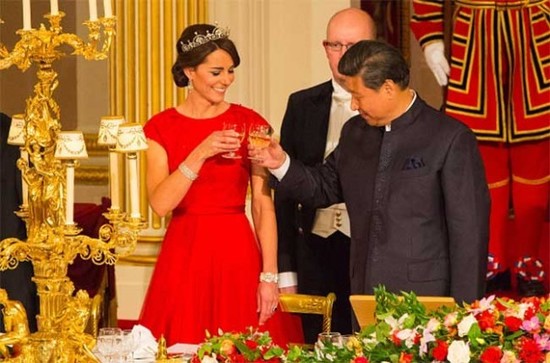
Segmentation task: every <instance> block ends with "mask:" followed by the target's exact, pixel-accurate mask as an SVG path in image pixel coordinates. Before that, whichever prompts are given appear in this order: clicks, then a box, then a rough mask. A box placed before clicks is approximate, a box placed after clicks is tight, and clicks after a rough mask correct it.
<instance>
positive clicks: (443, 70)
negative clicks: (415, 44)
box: [424, 40, 451, 86]
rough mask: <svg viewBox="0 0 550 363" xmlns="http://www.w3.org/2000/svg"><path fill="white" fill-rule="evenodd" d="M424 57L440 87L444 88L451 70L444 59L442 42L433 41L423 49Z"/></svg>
mask: <svg viewBox="0 0 550 363" xmlns="http://www.w3.org/2000/svg"><path fill="white" fill-rule="evenodd" d="M424 57H425V58H426V63H428V67H430V69H431V70H432V73H433V74H434V76H435V79H436V80H437V83H439V85H440V86H446V85H447V81H448V78H449V73H450V71H451V68H450V67H449V62H448V61H447V58H445V45H444V44H443V41H442V40H438V41H435V42H433V43H430V44H428V45H426V47H424Z"/></svg>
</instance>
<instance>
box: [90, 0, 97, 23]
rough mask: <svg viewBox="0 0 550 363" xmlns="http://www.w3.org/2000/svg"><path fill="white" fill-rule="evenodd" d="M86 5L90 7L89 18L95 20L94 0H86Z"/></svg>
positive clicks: (95, 6) (95, 8)
mask: <svg viewBox="0 0 550 363" xmlns="http://www.w3.org/2000/svg"><path fill="white" fill-rule="evenodd" d="M88 5H89V8H90V20H91V21H95V20H97V3H96V0H88Z"/></svg>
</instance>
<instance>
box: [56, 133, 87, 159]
mask: <svg viewBox="0 0 550 363" xmlns="http://www.w3.org/2000/svg"><path fill="white" fill-rule="evenodd" d="M54 156H55V157H56V158H57V159H85V158H87V157H88V153H87V152H86V143H85V142H84V135H83V134H82V132H81V131H61V132H60V133H59V134H58V135H57V142H56V145H55V155H54Z"/></svg>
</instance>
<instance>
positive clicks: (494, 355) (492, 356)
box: [479, 347, 502, 363]
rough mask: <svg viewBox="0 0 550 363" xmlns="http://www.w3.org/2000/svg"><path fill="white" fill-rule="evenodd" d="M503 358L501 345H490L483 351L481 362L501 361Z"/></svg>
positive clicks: (495, 362) (494, 362) (497, 362)
mask: <svg viewBox="0 0 550 363" xmlns="http://www.w3.org/2000/svg"><path fill="white" fill-rule="evenodd" d="M500 358H502V350H500V348H499V347H488V348H487V349H485V350H484V351H483V353H481V355H480V356H479V359H480V360H481V363H499V362H500Z"/></svg>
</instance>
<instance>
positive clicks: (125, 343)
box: [120, 329, 139, 362]
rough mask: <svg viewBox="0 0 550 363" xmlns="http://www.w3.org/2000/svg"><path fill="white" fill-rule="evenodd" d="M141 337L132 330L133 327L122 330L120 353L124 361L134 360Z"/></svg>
mask: <svg viewBox="0 0 550 363" xmlns="http://www.w3.org/2000/svg"><path fill="white" fill-rule="evenodd" d="M138 345H139V337H138V336H136V334H135V333H134V332H133V331H132V329H125V330H123V331H122V346H121V349H120V355H121V356H122V361H123V362H133V361H134V351H135V350H136V349H137V348H138Z"/></svg>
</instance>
